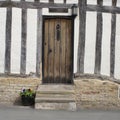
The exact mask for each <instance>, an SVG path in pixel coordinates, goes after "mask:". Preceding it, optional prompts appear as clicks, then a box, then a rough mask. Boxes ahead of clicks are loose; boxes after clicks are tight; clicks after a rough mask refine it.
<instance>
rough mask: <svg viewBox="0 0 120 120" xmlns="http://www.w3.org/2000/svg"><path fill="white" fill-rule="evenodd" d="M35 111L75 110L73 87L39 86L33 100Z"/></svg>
mask: <svg viewBox="0 0 120 120" xmlns="http://www.w3.org/2000/svg"><path fill="white" fill-rule="evenodd" d="M35 108H36V109H52V110H61V109H62V110H72V111H74V110H76V104H75V98H74V86H73V85H40V86H39V87H38V90H37V92H36V98H35Z"/></svg>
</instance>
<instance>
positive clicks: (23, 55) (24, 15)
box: [20, 9, 27, 74]
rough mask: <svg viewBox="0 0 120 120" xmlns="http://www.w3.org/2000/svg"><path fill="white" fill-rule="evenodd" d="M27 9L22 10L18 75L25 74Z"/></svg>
mask: <svg viewBox="0 0 120 120" xmlns="http://www.w3.org/2000/svg"><path fill="white" fill-rule="evenodd" d="M26 33H27V9H22V40H21V65H20V73H21V74H25V73H26V37H27V34H26Z"/></svg>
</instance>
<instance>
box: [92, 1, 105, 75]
mask: <svg viewBox="0 0 120 120" xmlns="http://www.w3.org/2000/svg"><path fill="white" fill-rule="evenodd" d="M97 4H98V5H99V6H102V5H103V0H97ZM102 19H103V18H102V13H100V12H98V13H97V33H96V34H97V35H96V52H95V69H94V73H95V74H100V70H101V44H102V21H103V20H102Z"/></svg>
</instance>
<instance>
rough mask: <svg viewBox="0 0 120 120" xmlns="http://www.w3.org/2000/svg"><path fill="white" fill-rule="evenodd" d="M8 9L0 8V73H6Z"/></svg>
mask: <svg viewBox="0 0 120 120" xmlns="http://www.w3.org/2000/svg"><path fill="white" fill-rule="evenodd" d="M5 31H6V8H0V73H4V60H5Z"/></svg>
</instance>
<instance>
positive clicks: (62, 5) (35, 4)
mask: <svg viewBox="0 0 120 120" xmlns="http://www.w3.org/2000/svg"><path fill="white" fill-rule="evenodd" d="M0 7H17V8H26V9H27V8H31V9H40V8H51V7H53V8H54V7H58V8H71V7H72V4H66V3H57V4H55V3H40V2H27V1H24V0H23V1H21V2H15V1H0Z"/></svg>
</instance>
